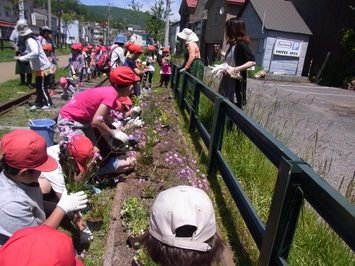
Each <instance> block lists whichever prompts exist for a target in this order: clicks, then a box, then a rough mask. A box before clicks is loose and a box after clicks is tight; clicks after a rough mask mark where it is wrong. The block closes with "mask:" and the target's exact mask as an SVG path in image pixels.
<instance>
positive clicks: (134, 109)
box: [132, 106, 142, 113]
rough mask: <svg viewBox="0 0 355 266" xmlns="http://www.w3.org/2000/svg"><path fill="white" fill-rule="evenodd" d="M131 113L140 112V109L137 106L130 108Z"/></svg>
mask: <svg viewBox="0 0 355 266" xmlns="http://www.w3.org/2000/svg"><path fill="white" fill-rule="evenodd" d="M132 111H133V113H139V112H140V111H142V108H140V107H139V106H135V107H133V108H132Z"/></svg>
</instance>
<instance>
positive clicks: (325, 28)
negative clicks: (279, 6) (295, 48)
mask: <svg viewBox="0 0 355 266" xmlns="http://www.w3.org/2000/svg"><path fill="white" fill-rule="evenodd" d="M289 1H291V2H292V3H293V4H294V6H295V8H296V9H297V11H298V12H299V14H300V15H301V17H302V18H303V19H304V21H305V22H306V23H307V25H308V27H309V28H310V30H311V31H312V33H313V36H311V38H310V40H309V46H308V50H307V54H306V59H305V67H304V68H303V75H305V76H306V75H308V73H309V74H310V76H315V75H317V73H318V72H319V70H320V68H321V66H322V64H323V63H324V61H325V58H326V57H327V54H328V52H331V54H330V58H329V63H330V64H332V63H336V65H339V66H344V63H345V62H346V61H352V62H353V69H354V68H355V67H354V64H355V59H352V60H351V59H350V58H348V54H347V52H348V51H345V50H344V48H343V47H342V46H341V37H342V32H343V31H344V30H345V29H354V28H355V19H354V17H355V11H354V9H352V8H351V6H353V7H354V6H355V5H354V1H353V0H344V1H333V0H312V1H309V0H289ZM351 3H352V4H351ZM334 67H335V68H336V66H334ZM347 69H349V65H348V67H347Z"/></svg>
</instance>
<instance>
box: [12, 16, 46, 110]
mask: <svg viewBox="0 0 355 266" xmlns="http://www.w3.org/2000/svg"><path fill="white" fill-rule="evenodd" d="M15 29H16V31H17V33H18V35H19V36H22V37H25V39H26V51H25V54H23V55H19V56H15V57H14V58H15V59H16V60H20V61H21V62H25V61H29V62H30V64H31V67H32V71H33V74H34V76H35V79H36V93H37V98H36V101H35V104H34V105H33V106H32V107H31V108H30V110H31V111H34V110H36V109H43V110H45V109H49V108H53V102H52V99H51V97H50V95H49V93H48V90H47V84H49V82H50V73H51V72H50V66H51V63H50V62H49V60H48V58H47V56H46V54H45V53H44V51H43V49H42V45H41V44H40V43H39V41H38V40H37V39H36V37H35V35H34V34H33V32H32V30H31V29H30V27H29V26H28V25H27V21H26V20H19V21H17V23H16V27H15Z"/></svg>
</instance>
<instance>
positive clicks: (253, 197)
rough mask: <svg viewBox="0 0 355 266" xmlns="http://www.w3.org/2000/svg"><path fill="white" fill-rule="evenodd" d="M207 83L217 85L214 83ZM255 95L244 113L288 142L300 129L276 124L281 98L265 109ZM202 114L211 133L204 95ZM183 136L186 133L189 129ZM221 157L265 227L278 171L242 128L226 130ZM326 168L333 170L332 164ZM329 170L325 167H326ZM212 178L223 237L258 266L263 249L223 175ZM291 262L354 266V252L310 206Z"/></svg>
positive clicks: (244, 260) (243, 259) (241, 261)
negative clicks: (254, 236)
mask: <svg viewBox="0 0 355 266" xmlns="http://www.w3.org/2000/svg"><path fill="white" fill-rule="evenodd" d="M209 82H210V83H214V82H213V81H209ZM253 97H254V99H253V101H251V103H249V106H247V110H246V111H247V112H248V113H249V115H251V116H252V117H253V119H254V120H256V121H257V122H259V123H260V124H262V126H263V127H265V128H267V129H268V130H269V132H271V133H272V134H273V135H274V136H276V137H277V138H278V139H280V140H281V141H282V142H283V143H285V144H287V141H288V140H289V139H290V138H291V136H292V133H293V130H292V128H294V126H295V125H297V123H298V121H288V122H287V123H285V124H282V125H281V124H278V125H277V126H275V123H273V122H272V119H271V116H272V114H273V113H274V112H275V111H276V110H277V109H278V108H279V103H278V100H277V98H276V100H275V102H273V103H270V104H269V105H267V106H265V105H261V99H260V98H258V96H255V95H254V96H253ZM290 109H292V107H290ZM286 113H287V112H286ZM181 114H183V117H185V120H184V121H185V127H186V129H187V128H188V125H189V121H188V117H187V116H186V112H181ZM198 115H199V118H200V119H201V121H202V123H203V124H204V125H205V127H206V128H207V130H208V131H209V132H210V131H211V125H212V118H213V104H212V103H211V102H210V101H209V100H208V99H207V98H206V97H205V96H202V97H201V99H200V105H199V113H198ZM281 121H282V120H281ZM185 133H187V130H186V132H185ZM191 138H192V139H191V140H190V142H191V143H193V144H194V146H195V148H196V152H198V153H200V154H201V156H200V158H201V159H202V162H203V161H206V157H207V153H206V147H204V145H203V144H201V143H202V141H201V140H199V139H198V138H199V136H198V135H197V133H196V132H192V135H191ZM192 146H193V145H191V147H192ZM222 153H223V156H224V157H225V159H226V161H227V162H228V164H229V166H230V168H231V170H232V172H233V173H234V175H235V176H236V178H237V180H238V182H239V183H240V184H241V186H242V188H243V190H244V192H245V193H246V194H247V196H248V197H249V199H250V201H251V203H252V204H253V206H254V208H255V210H256V212H257V214H258V215H259V217H260V218H261V220H262V221H263V222H264V223H266V222H267V219H268V215H269V209H270V204H271V199H272V196H273V191H274V186H275V181H276V176H277V171H278V170H277V169H276V168H275V167H274V166H273V165H272V164H271V163H270V162H269V160H268V159H267V158H266V157H265V156H264V155H263V154H262V153H261V152H260V151H259V150H258V148H257V147H256V146H255V145H254V144H253V143H252V142H251V141H250V140H249V139H248V138H247V137H246V136H245V135H243V134H242V133H241V132H240V131H238V130H233V131H231V132H227V131H225V134H224V138H223V144H222ZM327 167H328V168H329V164H328V166H327ZM327 167H323V169H324V168H327ZM209 180H210V182H211V190H212V191H213V194H214V202H215V208H216V210H217V212H216V216H217V219H218V221H219V224H220V225H221V226H222V228H221V231H222V234H223V236H224V239H228V242H229V243H230V245H231V247H232V249H233V252H234V255H235V257H236V260H237V261H238V265H254V264H256V263H257V260H258V256H259V250H258V248H257V247H256V245H255V243H254V241H253V239H252V237H251V235H250V233H249V231H248V229H247V227H246V225H245V222H244V221H243V219H242V217H241V215H240V213H239V211H238V209H237V208H236V206H235V203H234V201H233V199H232V198H231V195H230V193H229V191H228V189H227V187H226V185H225V183H224V181H223V179H222V177H221V176H220V175H219V174H218V172H217V173H216V172H213V171H211V173H210V175H209ZM348 194H349V193H348ZM288 261H289V263H290V265H354V263H355V259H354V256H353V253H352V252H351V250H350V249H349V248H348V247H347V246H346V245H345V243H344V242H343V241H342V240H341V239H339V237H338V236H337V235H336V234H335V233H334V232H333V231H332V229H330V228H329V226H328V225H327V224H325V223H324V222H321V219H320V217H319V215H318V214H317V213H316V212H315V211H314V210H313V209H312V208H311V207H309V206H308V205H307V204H306V205H305V206H304V207H303V209H302V215H301V217H300V218H299V221H298V226H297V231H296V236H295V239H294V241H293V244H292V249H291V252H290V257H289V260H288Z"/></svg>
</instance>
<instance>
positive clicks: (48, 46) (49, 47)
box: [42, 44, 53, 51]
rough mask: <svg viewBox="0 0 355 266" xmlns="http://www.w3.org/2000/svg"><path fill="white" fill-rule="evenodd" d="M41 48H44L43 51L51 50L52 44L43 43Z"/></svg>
mask: <svg viewBox="0 0 355 266" xmlns="http://www.w3.org/2000/svg"><path fill="white" fill-rule="evenodd" d="M42 49H43V50H45V51H53V47H52V45H48V44H46V45H43V46H42Z"/></svg>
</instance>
